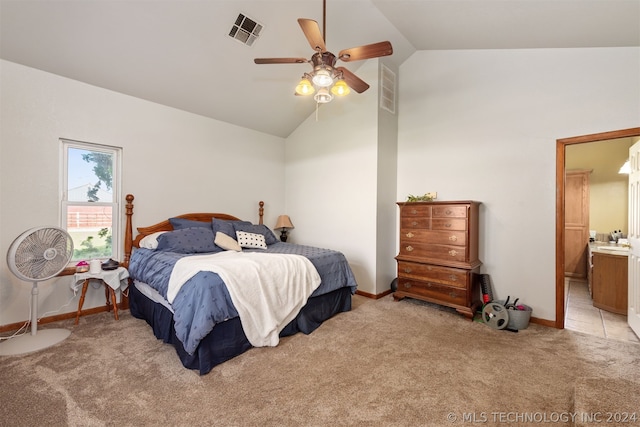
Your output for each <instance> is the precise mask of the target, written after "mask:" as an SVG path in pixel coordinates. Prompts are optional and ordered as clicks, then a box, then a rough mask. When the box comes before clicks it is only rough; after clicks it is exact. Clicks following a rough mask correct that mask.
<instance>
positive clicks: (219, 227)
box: [211, 218, 251, 240]
mask: <svg viewBox="0 0 640 427" xmlns="http://www.w3.org/2000/svg"><path fill="white" fill-rule="evenodd" d="M234 224H251V223H250V222H249V221H240V220H234V221H231V220H226V219H218V218H213V219H212V220H211V228H212V229H213V235H214V236H215V235H216V233H217V232H218V231H219V232H221V233H223V234H226V235H227V236H229V237H231V238H232V239H233V240H236V230H235V228H234V227H233V226H234Z"/></svg>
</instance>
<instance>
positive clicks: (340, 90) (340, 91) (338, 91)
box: [331, 79, 351, 96]
mask: <svg viewBox="0 0 640 427" xmlns="http://www.w3.org/2000/svg"><path fill="white" fill-rule="evenodd" d="M349 92H351V89H349V86H348V85H347V83H345V81H344V80H342V79H340V80H338V81H337V82H336V84H334V85H333V87H332V88H331V93H332V94H334V95H336V96H346V95H349Z"/></svg>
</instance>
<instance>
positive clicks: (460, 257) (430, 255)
mask: <svg viewBox="0 0 640 427" xmlns="http://www.w3.org/2000/svg"><path fill="white" fill-rule="evenodd" d="M398 256H399V257H402V256H407V257H411V258H424V259H425V261H427V262H428V260H429V259H431V260H441V261H443V262H460V263H464V262H467V248H466V247H465V246H451V245H432V244H426V243H419V242H415V241H411V240H407V239H406V238H402V237H400V253H399V254H398Z"/></svg>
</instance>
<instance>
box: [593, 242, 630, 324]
mask: <svg viewBox="0 0 640 427" xmlns="http://www.w3.org/2000/svg"><path fill="white" fill-rule="evenodd" d="M627 262H628V257H627V255H626V254H615V253H603V252H601V251H594V252H593V253H592V271H591V293H592V298H593V306H594V307H598V308H601V309H602V310H606V311H611V312H613V313H618V314H625V315H626V314H627V310H628V292H629V290H628V286H627V285H628V265H627Z"/></svg>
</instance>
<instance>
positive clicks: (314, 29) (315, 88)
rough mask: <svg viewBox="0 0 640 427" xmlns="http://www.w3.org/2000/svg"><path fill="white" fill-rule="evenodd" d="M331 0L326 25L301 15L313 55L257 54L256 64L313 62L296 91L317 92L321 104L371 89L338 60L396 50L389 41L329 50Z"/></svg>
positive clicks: (325, 7)
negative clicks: (326, 40) (328, 19)
mask: <svg viewBox="0 0 640 427" xmlns="http://www.w3.org/2000/svg"><path fill="white" fill-rule="evenodd" d="M326 15H327V2H326V0H323V1H322V21H323V22H322V24H323V29H322V32H320V27H319V25H318V22H317V21H314V20H313V19H306V18H299V19H298V24H300V27H301V28H302V32H303V33H304V35H305V36H306V38H307V41H308V42H309V44H310V45H311V48H312V49H313V50H314V51H315V53H314V54H313V56H312V57H311V59H306V58H255V59H254V62H255V63H256V64H302V63H309V64H311V66H312V67H313V70H312V71H311V72H309V73H304V76H303V77H302V80H301V81H300V83H298V85H297V86H296V95H312V94H313V93H315V95H314V99H315V100H316V102H317V103H318V104H324V103H327V102H330V101H331V100H332V99H333V95H337V96H343V95H347V94H348V93H349V92H350V90H349V88H351V89H353V90H355V91H356V92H358V93H362V92H364V91H365V90H367V89H369V85H368V84H367V83H366V82H365V81H363V80H362V79H360V78H359V77H358V76H356V75H355V74H353V73H352V72H351V71H349V70H348V69H346V68H345V67H336V63H337V61H338V60H340V61H343V62H351V61H361V60H364V59H370V58H378V57H381V56H388V55H391V54H392V53H393V48H392V47H391V43H390V42H388V41H383V42H378V43H373V44H368V45H364V46H358V47H352V48H350V49H344V50H341V51H340V52H339V53H338V55H337V56H336V55H334V54H333V53H331V52H329V51H328V50H327V48H326V46H325V38H326V37H325V36H326Z"/></svg>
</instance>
